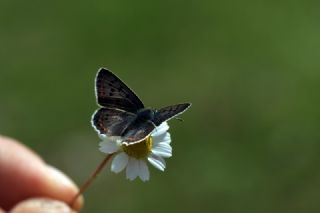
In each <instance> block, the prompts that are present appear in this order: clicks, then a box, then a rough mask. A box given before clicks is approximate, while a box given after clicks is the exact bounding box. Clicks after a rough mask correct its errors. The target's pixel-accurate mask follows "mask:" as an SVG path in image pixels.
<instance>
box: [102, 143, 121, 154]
mask: <svg viewBox="0 0 320 213" xmlns="http://www.w3.org/2000/svg"><path fill="white" fill-rule="evenodd" d="M99 146H100V148H99V150H100V151H101V152H104V153H107V154H111V153H114V152H116V151H118V150H119V146H118V145H117V143H116V142H114V141H110V140H105V141H102V142H101V143H100V144H99Z"/></svg>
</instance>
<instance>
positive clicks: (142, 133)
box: [123, 119, 155, 145]
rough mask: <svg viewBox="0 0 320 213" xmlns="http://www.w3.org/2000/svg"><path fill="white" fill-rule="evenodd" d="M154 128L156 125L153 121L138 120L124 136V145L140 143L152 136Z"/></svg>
mask: <svg viewBox="0 0 320 213" xmlns="http://www.w3.org/2000/svg"><path fill="white" fill-rule="evenodd" d="M154 128H155V125H154V124H153V123H152V122H151V121H142V120H139V119H138V120H136V121H135V122H133V123H132V124H131V125H130V126H129V127H128V128H127V129H126V131H125V133H124V134H123V143H124V144H126V145H130V144H134V143H138V142H140V141H142V140H143V139H145V138H146V137H147V136H148V135H150V133H151V132H152V130H154Z"/></svg>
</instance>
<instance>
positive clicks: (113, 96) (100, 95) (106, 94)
mask: <svg viewBox="0 0 320 213" xmlns="http://www.w3.org/2000/svg"><path fill="white" fill-rule="evenodd" d="M96 96H97V102H98V104H99V105H100V106H103V107H107V108H118V109H122V110H125V111H128V112H132V113H136V112H137V111H138V110H139V109H142V108H144V105H143V103H142V102H141V100H140V99H139V98H138V96H136V94H134V92H133V91H132V90H130V88H129V87H128V86H126V85H125V83H123V82H122V81H121V80H120V79H119V78H118V77H117V76H116V75H114V74H113V73H112V72H110V71H109V70H107V69H105V68H101V69H100V70H99V71H98V74H97V77H96Z"/></svg>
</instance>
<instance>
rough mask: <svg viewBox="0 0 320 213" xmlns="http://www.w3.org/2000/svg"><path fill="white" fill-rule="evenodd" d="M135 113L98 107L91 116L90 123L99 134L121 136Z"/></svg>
mask: <svg viewBox="0 0 320 213" xmlns="http://www.w3.org/2000/svg"><path fill="white" fill-rule="evenodd" d="M136 117H137V116H136V115H135V114H133V113H131V112H126V111H123V110H119V109H114V108H100V109H98V110H97V111H96V112H95V113H94V114H93V117H92V124H93V126H94V127H95V128H96V130H97V131H98V132H99V133H100V134H105V135H107V136H122V134H123V133H124V132H125V130H126V129H127V127H128V126H129V125H130V124H131V123H132V122H133V121H134V120H135V119H136Z"/></svg>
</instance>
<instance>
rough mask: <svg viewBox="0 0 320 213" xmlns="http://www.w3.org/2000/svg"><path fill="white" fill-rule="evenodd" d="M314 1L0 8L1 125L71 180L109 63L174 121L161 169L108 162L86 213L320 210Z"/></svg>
mask: <svg viewBox="0 0 320 213" xmlns="http://www.w3.org/2000/svg"><path fill="white" fill-rule="evenodd" d="M319 6H320V5H319V1H253V0H245V1H209V0H207V1H177V0H172V1H129V0H119V1H102V0H99V1H40V0H38V1H4V0H2V1H0V98H1V99H0V131H1V134H4V135H8V136H11V137H14V138H17V139H18V140H20V141H23V142H24V143H25V144H27V145H28V146H30V147H32V148H33V149H35V150H36V151H37V152H39V153H40V154H41V155H42V156H43V158H44V159H45V160H46V161H47V162H48V163H50V164H53V165H54V166H56V167H58V168H60V169H61V170H63V171H64V172H65V173H67V174H68V175H69V176H70V177H72V178H73V179H74V180H75V181H76V183H78V184H81V183H82V182H83V181H84V180H85V178H86V177H87V176H88V175H89V174H90V173H91V172H92V171H93V169H94V168H95V167H96V165H97V164H98V162H99V161H100V160H101V159H102V158H103V154H102V153H100V152H99V151H98V142H99V139H98V137H97V135H96V133H95V132H94V130H93V129H92V127H91V125H90V117H91V114H92V113H93V111H94V110H95V109H96V108H97V106H96V103H95V97H94V90H93V88H94V85H93V83H94V77H95V74H96V71H97V70H98V68H99V67H107V68H109V69H111V70H112V71H114V72H115V73H116V74H117V75H118V76H120V78H122V79H123V80H124V81H125V82H127V83H128V84H129V85H130V87H131V88H133V90H134V91H136V93H137V94H138V95H139V96H140V97H141V99H142V100H143V101H144V103H145V105H147V106H152V107H161V106H165V105H169V104H174V103H179V102H185V101H190V102H192V103H193V106H192V108H191V109H190V110H189V111H188V112H186V113H185V114H184V115H183V116H182V117H183V119H184V122H183V123H181V122H178V121H171V122H170V124H171V130H170V131H171V133H172V137H173V144H172V145H173V148H174V150H173V151H174V155H173V157H172V158H170V159H169V160H168V161H167V166H168V167H167V169H166V171H165V172H164V173H162V172H160V171H157V170H156V169H153V168H151V167H150V168H151V180H150V181H149V182H147V183H142V182H141V181H140V180H136V181H134V182H130V181H128V180H126V179H125V175H124V173H121V174H119V175H115V174H113V173H111V172H109V167H108V168H107V169H106V170H105V171H104V172H103V173H102V174H101V175H100V176H99V178H98V179H97V180H96V181H95V182H94V184H93V186H92V187H91V188H90V189H89V190H88V191H87V192H86V193H85V199H86V205H85V208H84V210H83V212H85V213H89V212H90V213H92V212H97V213H99V212H109V213H111V212H152V213H158V212H159V213H160V212H161V213H163V212H178V211H179V212H219V213H220V212H221V213H224V212H226V213H229V212H246V213H248V212H250V213H251V212H252V213H253V212H281V213H283V212H290V213H294V212H297V213H298V212H320V204H319V198H320V170H319V163H320V155H319V154H320V145H319V139H320V131H319V129H318V128H319V125H320V110H319V107H320V99H319V89H320V84H319V83H320V69H319V68H320V57H319V56H320V25H319V24H320V23H319V22H320V15H319V14H320V13H319Z"/></svg>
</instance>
